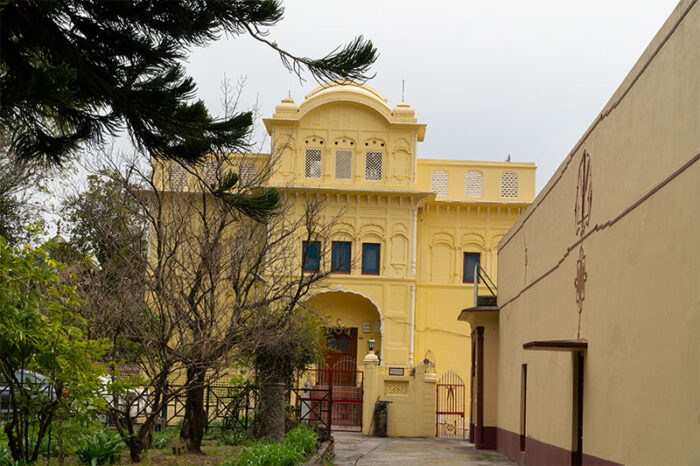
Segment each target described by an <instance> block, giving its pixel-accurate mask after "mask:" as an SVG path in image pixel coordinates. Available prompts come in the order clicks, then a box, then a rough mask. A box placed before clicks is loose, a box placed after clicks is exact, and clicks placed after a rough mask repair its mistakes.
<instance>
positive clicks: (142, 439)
mask: <svg viewBox="0 0 700 466" xmlns="http://www.w3.org/2000/svg"><path fill="white" fill-rule="evenodd" d="M152 432H153V422H152V421H151V422H149V421H147V422H146V423H145V424H144V425H142V426H141V428H140V429H139V430H138V432H137V433H136V435H134V436H133V437H131V438H130V439H129V440H127V441H126V445H127V446H128V447H129V458H131V461H132V462H133V463H140V462H141V459H142V458H143V453H144V452H145V451H146V450H148V449H149V448H150V447H151V440H152V438H153V433H152Z"/></svg>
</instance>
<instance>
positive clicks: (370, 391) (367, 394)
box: [362, 353, 379, 435]
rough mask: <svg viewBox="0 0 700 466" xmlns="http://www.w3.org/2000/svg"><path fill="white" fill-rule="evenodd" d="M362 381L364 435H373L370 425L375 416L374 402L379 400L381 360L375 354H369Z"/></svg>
mask: <svg viewBox="0 0 700 466" xmlns="http://www.w3.org/2000/svg"><path fill="white" fill-rule="evenodd" d="M363 363H364V369H365V371H364V375H363V376H362V377H363V380H362V384H363V386H362V389H363V395H362V433H363V434H365V435H371V434H372V433H371V432H370V430H369V429H370V425H372V417H373V416H374V402H375V401H377V399H378V398H379V358H378V357H377V356H376V355H375V354H374V353H367V355H366V356H365V359H364V361H363Z"/></svg>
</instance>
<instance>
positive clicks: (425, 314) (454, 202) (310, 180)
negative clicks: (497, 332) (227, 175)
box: [157, 84, 535, 435]
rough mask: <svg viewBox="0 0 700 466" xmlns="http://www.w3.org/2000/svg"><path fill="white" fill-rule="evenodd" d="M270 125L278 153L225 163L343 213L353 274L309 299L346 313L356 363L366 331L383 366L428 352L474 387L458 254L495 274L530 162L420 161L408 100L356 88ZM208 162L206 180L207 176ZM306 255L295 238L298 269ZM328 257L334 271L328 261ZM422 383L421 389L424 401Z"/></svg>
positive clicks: (318, 98)
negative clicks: (504, 185)
mask: <svg viewBox="0 0 700 466" xmlns="http://www.w3.org/2000/svg"><path fill="white" fill-rule="evenodd" d="M264 123H265V126H266V128H267V130H268V132H269V133H270V135H271V147H272V152H271V154H269V155H265V154H235V155H231V156H230V157H229V158H228V160H227V161H226V163H228V164H230V167H229V168H233V169H234V170H236V169H238V170H240V171H241V172H243V171H244V166H245V165H246V164H249V165H250V164H252V165H250V166H253V165H254V168H255V170H257V173H263V176H258V177H257V178H259V181H260V182H261V183H262V184H265V185H270V186H276V187H278V188H279V189H280V192H281V193H282V195H283V196H284V198H285V199H287V200H289V201H291V202H292V203H293V205H294V208H293V210H292V212H291V215H300V214H301V213H302V211H303V208H304V205H305V203H306V199H307V197H309V196H311V197H314V198H316V199H319V200H322V201H323V202H324V209H323V212H322V217H323V218H322V220H324V221H330V220H331V219H334V218H336V217H338V216H339V219H338V221H337V223H336V225H335V228H334V230H333V232H332V234H331V238H330V239H331V240H339V241H350V242H351V243H352V255H353V257H354V259H355V264H354V265H353V268H352V272H351V273H350V274H332V275H331V277H330V279H329V280H328V281H327V283H325V285H324V288H323V289H320V290H316V291H315V292H314V295H313V296H312V297H310V298H309V299H308V301H307V304H308V305H309V306H312V307H314V308H316V309H319V310H321V312H322V313H323V314H324V315H326V316H327V317H328V322H329V325H331V326H334V325H335V324H336V322H337V321H338V319H340V321H341V322H342V323H343V325H345V326H346V327H356V328H358V329H360V332H359V337H360V340H359V341H358V354H357V359H358V361H362V359H363V357H364V354H365V353H366V351H367V340H368V339H369V338H370V337H372V338H374V339H375V340H376V341H377V353H378V355H379V356H380V357H381V365H382V368H383V367H386V366H395V367H406V368H411V367H415V366H417V365H419V363H420V362H422V361H423V359H424V357H425V355H426V352H427V351H428V350H430V351H432V353H433V354H434V355H435V361H434V362H435V363H436V370H437V378H439V377H440V375H441V374H444V373H445V372H447V371H448V370H455V371H456V372H457V373H458V374H459V375H460V376H461V377H462V378H463V380H464V382H465V384H466V390H467V393H469V379H468V377H467V371H468V363H469V358H470V354H469V351H468V348H469V335H470V333H471V331H470V329H469V325H468V324H466V323H463V322H456V321H455V319H456V317H457V315H458V313H459V311H460V310H461V309H462V308H464V307H465V306H467V305H469V303H471V302H473V292H474V290H473V285H472V284H466V283H463V282H462V268H463V263H462V261H463V253H464V252H479V253H480V254H481V264H482V266H483V267H484V268H485V269H486V271H487V273H488V274H489V275H490V276H491V277H492V278H493V279H494V281H495V280H497V277H498V274H497V271H496V261H497V258H496V246H497V244H498V241H499V240H500V239H501V238H502V237H503V235H504V234H505V233H506V231H507V230H508V229H509V228H510V226H511V225H512V224H513V223H514V222H515V221H516V220H517V218H518V217H519V215H520V214H521V213H522V212H523V210H524V209H525V208H526V207H527V206H528V204H529V202H530V201H531V200H532V199H533V197H534V186H535V166H534V164H529V163H510V162H500V163H497V162H473V161H454V160H436V159H430V160H429V159H418V158H417V144H418V142H420V141H422V140H423V138H424V136H425V129H426V126H425V125H424V124H422V123H419V122H418V121H417V119H416V118H415V112H414V111H413V109H412V108H411V107H410V106H409V105H408V104H405V103H402V104H399V105H397V106H396V107H394V108H393V109H392V108H391V107H389V106H388V105H387V102H386V99H384V98H383V97H382V96H381V95H379V94H378V93H377V92H376V91H374V90H372V89H370V88H368V87H367V86H358V85H354V84H342V85H327V86H322V87H320V88H318V89H316V90H314V91H313V92H312V93H311V94H309V95H308V96H307V97H306V98H305V100H304V101H303V102H302V103H301V104H299V105H297V104H296V103H295V102H294V101H293V100H291V99H285V100H283V101H282V103H281V104H280V105H278V106H277V108H276V109H275V113H274V114H273V117H272V118H269V119H265V120H264ZM307 150H312V151H320V152H318V153H320V154H321V165H320V169H319V170H317V171H316V170H315V169H314V170H312V171H311V172H310V173H311V174H312V175H313V176H307V175H309V173H307V171H306V154H307ZM337 151H349V152H350V154H351V157H352V161H351V164H350V166H351V170H350V172H349V173H345V174H341V176H340V177H339V176H338V174H339V173H338V171H337V170H336V169H337V168H338V167H336V163H337V160H338V159H337V158H336V155H337V154H336V152H337ZM367 152H373V153H378V154H381V155H380V157H381V177H380V179H367V171H366V168H367V167H366V163H367ZM212 163H215V162H210V164H204V165H203V166H202V167H201V168H200V171H201V173H200V175H202V176H205V177H206V173H207V170H210V171H211V170H212V169H213V168H215V165H212ZM166 168H167V170H166ZM375 168H376V167H375ZM176 169H177V167H176ZM267 169H271V170H272V171H270V172H269V173H267V172H266V170H267ZM477 172H478V175H476V176H477V177H478V180H479V181H478V183H477V184H478V185H479V188H478V189H476V190H475V189H473V188H474V186H476V185H474V184H470V186H472V189H471V191H467V178H468V176H472V177H473V176H475V175H474V174H475V173H477ZM166 173H167V174H166ZM172 173H173V171H172V167H164V168H163V170H161V173H159V174H157V177H162V179H163V181H164V182H165V183H166V184H168V183H171V182H172V181H173V179H175V178H174V177H173V176H172ZM468 173H471V175H468ZM504 173H507V174H508V175H507V176H509V177H511V184H510V191H508V190H506V191H503V190H502V189H501V178H502V177H503V176H504ZM345 175H349V177H348V178H343V177H342V176H345ZM188 176H189V177H190V178H191V175H186V176H185V178H187V177H188ZM513 177H517V189H515V190H513V184H512V178H513ZM257 178H256V179H257ZM472 181H473V180H472ZM252 184H253V185H254V184H255V183H252ZM187 189H188V188H187V186H186V185H185V186H178V187H177V189H176V190H187ZM365 242H371V243H379V244H380V245H381V259H380V273H379V275H363V274H362V273H361V268H360V266H361V250H362V244H363V243H365ZM301 252H302V245H301V240H299V245H298V254H299V264H300V265H299V267H300V269H301ZM323 263H325V264H326V266H330V257H327V258H325V262H324V261H322V264H323ZM484 291H485V290H484ZM377 319H379V325H377V323H376V321H377ZM364 322H369V323H370V325H371V332H370V333H369V334H364V333H363V332H362V324H363V323H364ZM377 327H378V328H377ZM382 368H380V369H382ZM429 383H434V381H433V382H429ZM421 390H422V389H421ZM421 390H418V391H415V394H416V395H415V396H418V397H419V398H421V399H423V398H426V397H428V395H426V394H425V393H424V392H423V391H421ZM433 390H434V388H433ZM380 391H381V390H380ZM411 393H414V392H413V391H412V392H411ZM426 393H427V392H426ZM426 399H427V398H426ZM414 401H415V400H413V401H411V403H413V402H414ZM424 402H425V400H424V401H423V402H422V403H424ZM429 404H430V406H427V407H426V406H423V408H421V409H427V410H432V411H431V412H432V413H433V414H434V409H435V406H434V401H431V402H430V403H429ZM409 405H411V404H410V403H409ZM409 405H406V406H409ZM397 406H398V405H397ZM411 406H413V405H411ZM395 409H398V408H395ZM402 412H403V411H402ZM397 425H398V424H397ZM396 428H398V427H396V426H393V427H390V432H391V433H392V435H410V434H411V432H413V433H414V434H415V433H416V432H414V431H411V432H409V431H397V430H394V429H396ZM431 432H432V430H431Z"/></svg>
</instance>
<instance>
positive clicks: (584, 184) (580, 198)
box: [574, 151, 593, 236]
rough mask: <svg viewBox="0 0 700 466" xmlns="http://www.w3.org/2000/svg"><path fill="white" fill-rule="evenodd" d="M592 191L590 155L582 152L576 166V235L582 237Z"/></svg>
mask: <svg viewBox="0 0 700 466" xmlns="http://www.w3.org/2000/svg"><path fill="white" fill-rule="evenodd" d="M592 201H593V189H592V186H591V155H590V154H589V153H588V151H583V157H581V163H580V164H579V166H578V183H577V184H576V206H575V207H574V213H575V215H576V234H577V235H578V236H583V235H584V233H585V232H586V228H587V227H588V223H589V222H590V220H591V204H592Z"/></svg>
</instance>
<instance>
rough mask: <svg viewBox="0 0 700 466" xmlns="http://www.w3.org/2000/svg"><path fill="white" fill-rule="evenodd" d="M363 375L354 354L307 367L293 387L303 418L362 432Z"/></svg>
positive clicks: (336, 427)
mask: <svg viewBox="0 0 700 466" xmlns="http://www.w3.org/2000/svg"><path fill="white" fill-rule="evenodd" d="M363 376H364V372H363V371H358V370H357V363H356V362H355V359H354V358H351V357H348V358H345V359H342V360H340V361H338V362H337V363H335V364H334V365H333V367H328V366H327V365H326V364H325V363H321V364H320V365H319V367H318V368H316V369H308V370H306V371H304V372H303V373H302V374H300V375H299V377H298V378H297V386H296V388H295V389H294V390H293V393H294V395H295V406H296V409H297V416H298V418H299V420H300V421H302V422H307V423H310V424H318V425H320V426H322V427H323V428H325V429H329V430H332V431H335V432H361V431H362V399H363V393H364V377H363Z"/></svg>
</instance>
